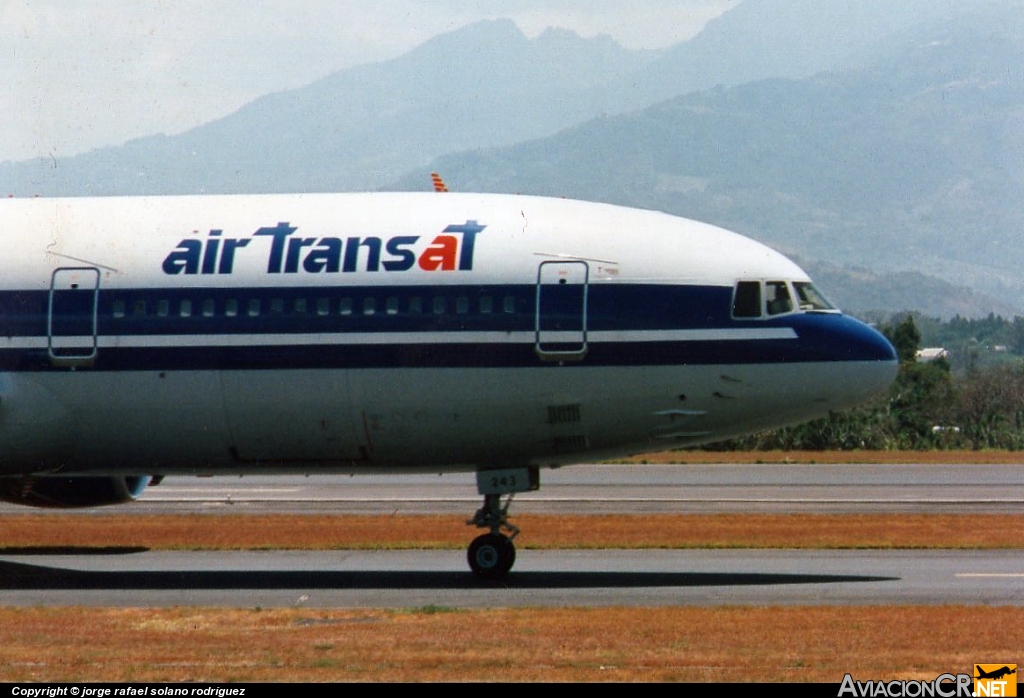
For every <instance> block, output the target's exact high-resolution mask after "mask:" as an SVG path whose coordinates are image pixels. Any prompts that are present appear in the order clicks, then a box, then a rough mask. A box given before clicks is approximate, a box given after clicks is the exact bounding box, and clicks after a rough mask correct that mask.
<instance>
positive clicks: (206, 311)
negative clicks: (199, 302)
mask: <svg viewBox="0 0 1024 698" xmlns="http://www.w3.org/2000/svg"><path fill="white" fill-rule="evenodd" d="M214 307H215V306H214V303H213V299H212V298H207V299H206V300H205V301H203V317H213V311H214Z"/></svg>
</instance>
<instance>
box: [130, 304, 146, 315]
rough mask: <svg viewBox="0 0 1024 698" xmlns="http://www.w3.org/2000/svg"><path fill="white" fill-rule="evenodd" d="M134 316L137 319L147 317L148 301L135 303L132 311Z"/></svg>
mask: <svg viewBox="0 0 1024 698" xmlns="http://www.w3.org/2000/svg"><path fill="white" fill-rule="evenodd" d="M132 315H134V316H135V317H145V315H146V301H135V306H134V308H133V309H132Z"/></svg>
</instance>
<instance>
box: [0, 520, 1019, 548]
mask: <svg viewBox="0 0 1024 698" xmlns="http://www.w3.org/2000/svg"><path fill="white" fill-rule="evenodd" d="M515 522H516V525H518V526H520V528H521V529H522V530H523V533H522V534H521V535H520V536H519V538H517V541H516V543H517V545H518V546H519V547H521V548H1024V517H1020V516H1015V515H1000V514H960V515H956V514H946V515H944V514H652V515H635V516H634V515H577V516H557V515H540V514H532V515H531V514H524V515H523V516H517V517H516V518H515ZM475 534H476V531H475V529H473V528H470V527H468V526H466V524H465V518H464V517H458V516H443V515H402V516H361V515H302V514H270V515H252V514H227V515H221V516H211V515H205V514H175V515H148V514H133V515H125V514H103V515H95V514H88V515H82V514H67V515H62V516H53V515H51V514H20V513H19V514H10V515H6V516H4V517H3V525H2V526H0V552H7V553H15V552H18V551H19V550H26V549H31V548H80V547H91V548H107V547H144V548H151V549H163V550H252V549H307V550H330V549H376V548H387V549H452V548H462V547H465V545H466V544H467V542H468V541H469V540H470V538H472V536H474V535H475Z"/></svg>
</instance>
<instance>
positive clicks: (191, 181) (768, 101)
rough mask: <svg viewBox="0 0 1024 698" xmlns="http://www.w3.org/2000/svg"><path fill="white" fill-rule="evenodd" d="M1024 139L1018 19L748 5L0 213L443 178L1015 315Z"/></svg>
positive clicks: (880, 295) (266, 113)
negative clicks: (604, 204) (648, 219)
mask: <svg viewBox="0 0 1024 698" xmlns="http://www.w3.org/2000/svg"><path fill="white" fill-rule="evenodd" d="M1021 135H1024V3H1021V2H1020V1H1019V0H1013V1H1006V2H969V1H965V0H959V1H958V2H947V1H946V0H930V1H929V2H920V1H919V0H904V1H903V2H900V3H892V2H889V1H888V0H886V1H885V2H881V1H879V0H861V1H860V2H858V3H848V2H838V1H829V2H822V1H821V0H744V2H741V3H740V4H739V5H737V6H736V7H735V8H734V9H733V10H731V11H729V12H727V13H726V14H724V15H722V16H721V17H720V18H718V19H716V20H714V21H712V22H710V23H709V24H708V25H707V27H706V28H705V29H704V31H703V32H701V33H700V34H698V35H697V36H696V37H694V38H693V39H691V40H690V41H687V42H684V43H682V44H679V45H677V46H674V47H671V48H669V49H666V50H664V51H659V52H651V51H630V50H627V49H624V48H622V47H621V46H618V45H617V44H616V43H615V42H613V41H612V40H611V39H610V38H608V37H607V36H600V37H595V38H590V39H584V38H581V37H579V36H577V35H575V34H572V33H571V32H568V31H564V30H549V31H547V32H545V33H544V34H541V35H540V36H538V37H536V38H534V39H529V38H527V37H525V36H524V35H523V34H522V33H521V32H520V31H519V30H518V29H517V28H516V26H515V25H514V24H513V23H512V22H510V21H493V22H483V23H479V24H475V25H470V26H468V27H464V28H462V29H459V30H456V31H454V32H452V33H449V34H445V35H441V36H438V37H435V38H434V39H432V40H430V41H428V42H427V43H425V44H423V45H422V46H420V47H418V48H416V49H414V50H413V51H411V52H409V53H407V54H406V55H404V56H401V57H399V58H397V59H395V60H392V61H387V62H383V63H377V64H368V65H364V66H359V67H356V68H352V69H348V70H345V71H341V72H338V73H336V74H333V75H330V76H328V77H326V78H324V79H323V80H320V81H317V82H316V83H313V84H311V85H308V86H306V87H304V88H301V89H298V90H292V91H287V92H281V93H276V94H271V95H267V96H265V97H263V98H260V99H258V100H256V101H254V102H253V103H251V104H249V105H247V106H246V107H244V108H242V109H241V110H239V111H238V112H236V113H234V114H232V115H230V116H228V117H225V118H223V119H219V120H216V121H213V122H211V123H209V124H206V125H204V126H201V127H199V128H196V129H193V130H191V131H188V132H186V133H183V134H180V135H176V136H166V135H154V136H150V137H146V138H141V139H138V140H135V141H131V142H129V143H126V144H124V145H121V146H116V147H108V148H103V149H100V150H96V151H93V152H90V153H86V154H83V155H79V156H76V157H72V158H66V159H62V160H52V159H51V160H34V161H28V162H8V163H3V164H0V190H6V191H7V192H10V193H13V194H16V195H33V194H41V195H64V196H66V195H113V194H141V193H145V194H166V193H232V192H269V191H343V190H368V189H422V188H425V187H427V186H428V185H429V177H428V173H429V172H430V171H431V170H432V169H436V170H438V171H440V172H442V173H443V174H444V176H445V178H446V180H447V181H448V183H449V186H451V187H452V188H455V189H459V190H464V191H470V190H472V191H477V190H479V191H505V192H524V193H536V194H545V195H554V196H572V197H578V198H585V199H596V200H603V201H609V202H612V203H621V204H626V205H633V206H641V207H648V208H656V209H659V210H664V211H668V212H671V213H676V214H680V215H685V216H688V217H693V218H699V219H702V220H707V221H709V222H712V223H716V224H719V225H722V226H724V227H727V228H731V229H734V230H737V231H738V232H741V233H745V234H749V235H751V236H753V237H755V238H758V239H760V240H762V241H765V242H767V243H769V244H771V245H773V246H775V247H777V248H779V249H781V250H783V251H785V252H787V253H790V254H794V255H795V256H798V257H800V258H801V259H802V260H803V261H804V263H805V264H806V265H807V266H808V267H809V268H815V267H817V268H819V269H822V270H827V271H825V273H826V275H831V276H830V277H829V278H834V279H836V280H837V281H839V280H841V281H840V282H839V283H836V288H837V289H842V291H841V292H840V293H835V294H833V295H834V296H836V298H835V299H836V300H837V301H838V302H839V303H840V304H841V305H843V306H844V307H847V308H850V309H855V310H867V309H891V310H897V309H904V308H914V309H918V310H926V311H927V312H934V313H935V314H940V315H951V314H953V313H961V314H966V315H977V314H987V313H988V312H991V311H993V310H995V311H996V312H1000V313H1004V314H1012V313H1024V282H1022V281H1021V279H1020V278H1019V274H1017V269H1020V268H1021V267H1022V266H1024V244H1022V240H1021V238H1020V235H1019V232H1018V231H1020V230H1022V229H1024V209H1022V205H1021V202H1022V201H1024V157H1022V155H1024V153H1022V152H1021V149H1022V145H1021ZM844 269H845V271H843V270H844ZM858 288H860V290H859V291H858ZM885 289H889V292H888V293H887V292H886V290H885ZM826 290H828V288H827V286H826ZM947 301H948V302H947Z"/></svg>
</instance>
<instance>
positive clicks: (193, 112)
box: [0, 0, 739, 161]
mask: <svg viewBox="0 0 1024 698" xmlns="http://www.w3.org/2000/svg"><path fill="white" fill-rule="evenodd" d="M738 2H739V0H431V1H429V2H423V1H422V0H376V1H369V0H365V1H361V0H88V1H85V0H0V74H2V75H3V79H2V80H0V110H2V111H0V113H2V128H0V161H5V160H20V159H25V158H29V157H36V156H48V155H53V156H68V155H73V154H75V153H79V152H82V151H85V150H89V149H92V148H95V147H99V146H102V145H111V144H114V145H116V144H120V143H122V142H124V141H126V140H129V139H131V138H136V137H139V136H143V135H148V134H151V133H159V132H164V133H178V132H180V131H184V130H186V129H188V128H190V127H192V126H195V125H198V124H200V123H203V122H206V121H210V120H212V119H214V118H217V117H219V116H223V115H225V114H227V113H230V112H232V111H234V110H235V109H237V108H238V107H240V106H242V105H243V104H245V103H246V102H248V101H250V100H252V99H253V98H255V97H257V96H259V95H261V94H266V93H268V92H273V91H276V90H282V89H287V88H292V87H298V86H301V85H304V84H308V83H310V82H312V81H313V80H316V79H318V78H321V77H323V76H325V75H327V74H329V73H331V72H333V71H335V70H338V69H341V68H345V67H347V66H351V65H355V64H359V63H368V62H374V61H380V60H386V59H388V58H394V57H396V56H398V55H400V54H402V53H404V52H405V51H407V50H409V49H411V48H413V47H414V46H416V45H418V44H420V43H422V42H424V41H425V40H427V39H429V38H430V37H431V36H434V35H436V34H440V33H442V32H446V31H451V30H453V29H456V28H458V27H460V26H463V25H466V24H469V23H471V22H474V21H477V20H481V19H496V18H500V17H510V18H512V19H513V20H515V21H516V23H517V24H518V25H519V27H520V28H521V29H522V30H523V31H524V32H525V33H526V34H527V35H529V36H536V35H537V34H539V33H540V32H542V31H543V30H544V29H545V28H547V27H551V26H557V27H565V28H568V29H572V30H574V31H576V32H577V33H579V34H581V35H583V36H593V35H595V34H601V33H606V34H610V35H611V36H612V37H613V38H615V39H616V40H617V41H618V42H619V43H620V44H622V45H623V46H626V47H629V48H662V47H665V46H669V45H671V44H673V43H677V42H679V41H682V40H684V39H687V38H689V37H691V36H692V35H694V34H695V33H697V32H698V31H700V29H701V28H702V27H703V26H704V24H705V23H706V22H707V21H708V20H710V19H712V18H714V17H717V16H718V15H720V14H721V13H722V12H724V11H726V10H728V9H729V8H731V7H734V6H735V5H736V4H738Z"/></svg>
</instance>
